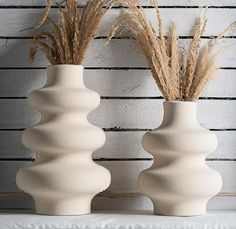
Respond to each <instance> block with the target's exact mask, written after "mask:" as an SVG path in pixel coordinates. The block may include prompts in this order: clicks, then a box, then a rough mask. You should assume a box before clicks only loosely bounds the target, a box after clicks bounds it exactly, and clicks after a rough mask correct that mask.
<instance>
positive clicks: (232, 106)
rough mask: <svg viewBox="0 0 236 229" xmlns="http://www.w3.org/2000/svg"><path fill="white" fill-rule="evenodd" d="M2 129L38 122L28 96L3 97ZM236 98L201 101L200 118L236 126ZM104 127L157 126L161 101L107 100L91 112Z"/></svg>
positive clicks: (215, 126) (208, 124)
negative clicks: (26, 98)
mask: <svg viewBox="0 0 236 229" xmlns="http://www.w3.org/2000/svg"><path fill="white" fill-rule="evenodd" d="M0 107H1V111H2V112H1V113H0V129H7V128H10V129H14V128H26V127H29V126H31V125H33V124H35V123H36V122H37V121H39V117H40V115H39V113H38V112H37V111H35V110H34V109H33V108H31V107H30V106H29V105H28V103H27V101H26V100H25V99H3V100H0ZM235 112H236V100H200V101H199V102H198V119H199V121H200V123H201V124H202V125H203V126H204V127H206V128H210V129H231V128H236V116H235ZM88 118H89V121H90V122H91V123H93V124H95V125H97V126H99V127H102V128H112V127H117V128H144V129H145V128H152V129H153V128H156V127H158V125H159V124H160V123H161V121H162V100H159V99H137V100H136V99H121V100H119V99H109V100H107V99H104V100H102V101H101V104H100V106H99V107H98V108H97V109H96V110H95V111H92V112H91V113H90V114H89V117H88Z"/></svg>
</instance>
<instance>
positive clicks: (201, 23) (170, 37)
mask: <svg viewBox="0 0 236 229" xmlns="http://www.w3.org/2000/svg"><path fill="white" fill-rule="evenodd" d="M117 1H118V2H119V3H120V4H122V5H124V6H125V7H127V8H128V9H126V10H124V12H123V13H122V14H121V15H120V17H119V18H118V20H117V22H116V23H115V24H114V25H113V27H112V28H111V31H110V34H109V36H108V41H109V40H110V39H111V38H112V37H113V36H114V35H115V34H116V32H117V31H118V30H119V29H121V32H122V31H124V30H129V31H131V33H132V35H133V37H134V38H135V39H136V40H137V42H138V44H139V46H140V48H141V50H142V51H143V53H144V56H145V57H146V59H147V61H148V64H149V65H150V67H151V71H152V75H153V77H154V79H155V81H156V83H157V85H158V87H159V88H160V90H161V92H162V93H163V95H164V98H165V100H167V101H176V100H180V101H195V100H197V99H198V98H199V96H200V95H201V93H202V91H203V89H204V88H205V86H206V84H207V83H208V82H209V81H210V79H211V78H212V76H213V74H214V73H215V72H216V71H217V70H218V61H219V59H220V57H221V54H222V49H219V50H215V48H216V46H217V45H218V43H219V40H220V39H221V38H222V37H223V36H224V35H225V34H226V33H227V32H229V31H230V30H232V29H233V28H234V27H235V26H236V22H233V23H232V24H231V25H230V26H229V27H228V28H226V29H225V31H223V32H222V33H221V34H220V35H219V36H218V37H217V38H215V39H213V40H211V41H210V42H209V43H208V44H206V45H204V46H203V47H202V46H201V36H202V35H203V33H204V30H205V27H206V23H207V18H206V10H205V11H204V14H203V15H202V16H201V17H200V19H199V20H198V22H197V23H196V25H195V26H194V28H193V38H192V40H191V44H190V48H189V51H188V54H187V55H184V51H183V49H182V48H181V46H180V45H179V41H178V36H177V32H176V26H175V24H173V23H172V24H171V26H170V28H169V32H168V34H167V39H166V38H165V37H164V32H163V23H162V19H161V16H160V12H159V9H158V6H157V1H155V0H152V1H151V2H152V4H153V5H154V6H155V8H156V15H157V21H158V30H157V31H158V32H156V30H155V29H154V28H153V26H152V24H151V22H150V21H149V20H148V19H147V17H146V15H145V11H144V9H143V8H142V7H141V5H140V4H139V1H138V0H117Z"/></svg>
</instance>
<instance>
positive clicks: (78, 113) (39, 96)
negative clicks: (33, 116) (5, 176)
mask: <svg viewBox="0 0 236 229" xmlns="http://www.w3.org/2000/svg"><path fill="white" fill-rule="evenodd" d="M28 101H29V103H30V105H31V106H33V107H34V108H35V109H36V110H38V111H39V112H40V113H41V120H40V122H39V123H38V124H37V125H35V126H33V127H31V128H29V129H27V130H25V131H24V132H23V135H22V142H23V144H24V146H25V147H27V148H28V149H31V150H32V151H34V152H35V153H36V161H35V162H34V163H33V164H32V165H30V166H29V167H26V168H23V169H21V170H20V171H19V172H18V173H17V177H16V178H17V179H16V181H17V185H18V187H19V188H20V189H21V190H23V191H24V192H26V193H29V194H30V195H31V196H32V197H33V199H34V201H35V205H36V212H37V213H40V214H50V215H77V214H86V213H90V211H91V210H90V209H91V200H92V198H93V197H94V196H95V195H96V194H97V193H99V192H101V191H103V190H104V189H106V188H107V187H108V186H109V184H110V179H111V178H110V172H109V171H108V170H107V169H105V168H103V167H102V166H100V165H98V164H96V163H94V162H93V160H92V153H93V152H94V151H95V150H96V149H98V148H100V147H101V146H102V145H103V144H104V142H105V134H104V132H103V131H102V130H101V129H99V128H98V127H95V126H93V125H92V124H90V123H89V122H88V121H87V115H88V114H89V113H90V112H91V111H92V110H94V109H95V108H96V107H98V105H99V103H100V96H99V95H98V94H97V93H96V92H93V91H91V90H88V89H87V88H86V87H85V86H84V82H83V66H76V65H54V66H49V67H48V78H47V82H46V85H45V86H44V87H43V88H42V89H39V90H36V91H34V92H32V93H31V94H30V96H29V98H28Z"/></svg>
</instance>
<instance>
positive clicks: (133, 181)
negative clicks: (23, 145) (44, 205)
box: [0, 161, 236, 193]
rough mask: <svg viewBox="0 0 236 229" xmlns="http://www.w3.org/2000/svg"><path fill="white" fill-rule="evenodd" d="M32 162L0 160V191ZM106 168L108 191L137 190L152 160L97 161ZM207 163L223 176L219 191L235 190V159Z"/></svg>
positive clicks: (7, 188)
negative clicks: (22, 168) (20, 169)
mask: <svg viewBox="0 0 236 229" xmlns="http://www.w3.org/2000/svg"><path fill="white" fill-rule="evenodd" d="M30 163H32V162H22V161H9V162H7V161H1V162H0V174H1V176H0V183H1V186H0V193H1V192H17V191H19V189H18V188H17V187H16V184H15V174H16V172H17V171H18V169H19V168H21V167H22V166H27V165H29V164H30ZM97 163H99V164H100V165H102V166H104V167H106V168H108V169H109V170H110V172H111V175H112V179H111V185H110V187H109V188H108V191H112V192H139V188H138V175H139V173H140V172H141V171H143V170H144V169H147V168H149V167H150V166H151V165H152V163H153V162H152V161H97ZM207 164H208V165H209V166H210V167H212V168H214V169H215V170H216V171H218V172H220V173H221V175H222V177H223V188H222V190H221V192H228V193H232V192H233V193H235V192H236V162H235V161H227V162H223V161H208V162H207Z"/></svg>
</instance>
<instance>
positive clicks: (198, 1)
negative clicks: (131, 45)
mask: <svg viewBox="0 0 236 229" xmlns="http://www.w3.org/2000/svg"><path fill="white" fill-rule="evenodd" d="M78 2H79V3H80V4H81V5H83V4H85V3H86V2H87V0H79V1H78ZM140 3H141V4H142V5H143V6H150V2H149V1H148V0H140ZM159 5H160V6H179V5H181V6H205V5H209V6H236V2H235V1H234V0H160V1H159ZM0 6H45V0H10V1H9V0H0Z"/></svg>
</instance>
